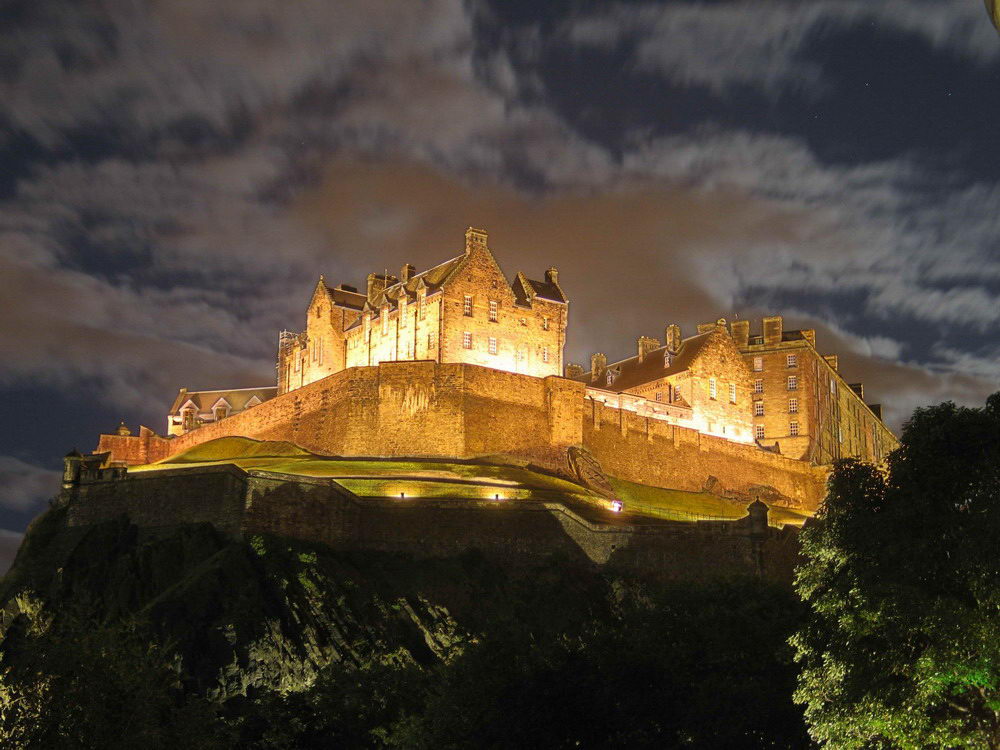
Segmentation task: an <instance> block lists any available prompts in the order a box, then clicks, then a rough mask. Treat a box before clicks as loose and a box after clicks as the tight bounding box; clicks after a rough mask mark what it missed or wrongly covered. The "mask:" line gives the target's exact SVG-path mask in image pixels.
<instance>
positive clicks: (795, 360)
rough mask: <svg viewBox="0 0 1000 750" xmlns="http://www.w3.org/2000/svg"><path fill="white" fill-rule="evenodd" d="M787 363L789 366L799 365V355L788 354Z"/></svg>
mask: <svg viewBox="0 0 1000 750" xmlns="http://www.w3.org/2000/svg"><path fill="white" fill-rule="evenodd" d="M785 364H786V365H788V366H789V367H798V366H799V356H798V355H797V354H788V355H786V356H785Z"/></svg>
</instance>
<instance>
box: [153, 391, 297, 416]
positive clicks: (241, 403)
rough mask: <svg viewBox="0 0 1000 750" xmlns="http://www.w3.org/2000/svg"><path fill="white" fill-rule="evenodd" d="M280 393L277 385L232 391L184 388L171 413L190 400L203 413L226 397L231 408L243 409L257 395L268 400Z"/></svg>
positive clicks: (177, 411)
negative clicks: (190, 389)
mask: <svg viewBox="0 0 1000 750" xmlns="http://www.w3.org/2000/svg"><path fill="white" fill-rule="evenodd" d="M277 395H278V388H277V386H273V385H272V386H264V387H263V388H236V389H234V390H231V391H189V390H186V389H184V388H182V389H181V390H180V392H179V393H178V394H177V398H175V399H174V403H173V405H172V406H171V407H170V412H169V413H170V414H179V413H180V410H181V407H182V406H184V405H185V404H187V402H188V401H190V402H191V403H193V404H194V405H195V407H196V408H197V409H198V411H199V412H201V413H207V412H210V411H212V407H213V406H215V404H217V403H218V402H219V400H220V399H225V401H226V402H227V403H228V404H229V407H230V409H232V410H233V411H234V412H235V411H242V410H243V409H245V408H246V407H247V402H249V401H250V400H251V399H253V397H254V396H256V397H257V398H258V399H259V400H260V401H267V400H268V399H269V398H274V397H275V396H277Z"/></svg>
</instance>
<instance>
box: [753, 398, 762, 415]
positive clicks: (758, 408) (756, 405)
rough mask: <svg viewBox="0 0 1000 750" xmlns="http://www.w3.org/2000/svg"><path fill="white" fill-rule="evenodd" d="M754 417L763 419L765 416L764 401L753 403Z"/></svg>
mask: <svg viewBox="0 0 1000 750" xmlns="http://www.w3.org/2000/svg"><path fill="white" fill-rule="evenodd" d="M753 415H754V416H755V417H763V416H764V402H763V401H754V402H753Z"/></svg>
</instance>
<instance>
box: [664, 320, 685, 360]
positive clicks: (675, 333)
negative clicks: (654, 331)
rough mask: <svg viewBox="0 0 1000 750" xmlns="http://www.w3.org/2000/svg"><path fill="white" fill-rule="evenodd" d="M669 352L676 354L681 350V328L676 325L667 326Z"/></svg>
mask: <svg viewBox="0 0 1000 750" xmlns="http://www.w3.org/2000/svg"><path fill="white" fill-rule="evenodd" d="M665 338H666V341H667V351H669V352H671V353H672V354H676V353H677V350H678V349H680V348H681V327H680V326H679V325H677V324H675V323H671V324H670V325H668V326H667V330H666V336H665Z"/></svg>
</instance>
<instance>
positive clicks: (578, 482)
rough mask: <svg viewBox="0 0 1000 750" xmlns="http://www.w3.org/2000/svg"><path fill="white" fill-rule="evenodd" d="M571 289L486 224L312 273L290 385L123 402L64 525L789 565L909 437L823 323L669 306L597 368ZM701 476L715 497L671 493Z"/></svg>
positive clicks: (659, 561)
mask: <svg viewBox="0 0 1000 750" xmlns="http://www.w3.org/2000/svg"><path fill="white" fill-rule="evenodd" d="M568 304H569V300H568V297H567V296H566V294H565V292H564V291H563V288H562V286H561V285H560V282H559V274H558V271H557V270H556V269H555V268H549V269H548V270H547V271H545V273H544V276H543V279H542V280H537V279H532V278H529V277H528V276H526V275H524V274H523V273H518V274H516V275H515V276H514V277H513V278H511V279H508V278H507V277H506V276H505V275H504V274H503V272H502V271H501V269H500V266H499V264H498V263H497V260H496V258H495V257H494V255H493V252H492V251H491V249H490V248H489V245H488V237H487V234H486V232H484V231H482V230H479V229H471V228H470V229H468V230H467V231H466V235H465V247H464V249H463V252H462V253H461V254H459V255H457V256H456V257H453V258H451V259H450V260H447V261H445V262H444V263H441V264H439V265H437V266H434V267H433V268H430V269H428V270H426V271H423V272H417V271H416V269H414V268H413V267H412V266H410V265H405V266H403V268H402V270H401V272H400V274H399V276H398V277H396V276H390V275H389V274H388V273H382V274H374V273H373V274H370V275H369V276H368V279H367V288H366V289H365V291H364V292H361V291H358V290H357V289H356V288H355V287H352V286H348V285H345V284H340V285H338V286H335V287H330V286H328V285H327V284H326V281H325V279H324V278H323V277H320V279H319V282H318V283H317V285H316V287H315V288H314V290H313V293H312V297H311V299H310V301H309V304H308V307H307V308H306V325H305V330H303V331H302V332H300V333H290V332H287V331H286V332H283V333H282V334H281V335H280V339H279V346H278V361H277V378H276V381H277V382H276V383H275V384H274V385H268V386H263V387H259V388H243V389H236V390H212V391H192V390H188V389H183V388H182V389H181V390H180V391H179V393H178V394H177V397H176V398H175V400H174V402H173V404H172V406H171V408H170V411H169V414H168V415H167V431H166V435H159V434H157V433H156V432H154V431H153V430H152V429H150V428H148V427H145V426H143V427H141V428H140V430H139V433H138V434H136V435H134V434H132V432H131V430H130V429H129V428H128V427H126V426H125V425H124V424H123V425H121V426H120V427H119V429H118V431H117V432H116V433H113V434H105V435H101V436H100V439H99V444H98V449H97V451H95V454H94V455H91V456H81V455H79V454H76V453H71V454H70V455H69V456H67V457H66V471H65V474H64V482H63V494H62V496H61V497H62V502H64V503H65V504H66V505H67V506H68V508H69V515H68V518H69V523H70V525H74V526H87V525H91V524H95V523H100V522H103V521H107V520H111V519H114V518H119V517H120V516H122V515H125V516H127V517H128V518H129V520H130V521H131V522H132V523H133V524H135V525H136V526H138V527H139V528H140V529H147V528H149V529H159V528H163V527H168V526H170V525H172V524H177V523H197V522H208V523H211V524H213V525H214V526H215V527H216V528H218V529H220V530H222V531H223V532H225V533H228V534H232V535H234V536H237V537H246V536H247V535H253V534H259V533H273V534H279V535H282V536H290V537H296V538H302V539H311V540H315V541H319V542H322V543H324V544H327V545H329V546H331V547H333V548H339V549H378V550H388V551H393V552H403V553H406V554H410V555H449V554H455V553H459V552H462V551H464V550H469V549H473V548H475V549H479V550H481V551H484V552H489V553H490V554H496V555H500V556H503V557H515V558H523V557H524V556H538V555H545V554H549V553H551V552H553V551H557V550H562V551H564V552H565V553H567V554H571V555H576V556H578V557H579V559H581V560H583V561H586V562H588V563H598V564H605V563H614V564H619V563H620V564H623V565H633V566H639V567H641V568H643V569H644V570H650V571H655V572H656V573H657V574H661V575H670V576H675V577H680V578H692V577H699V576H702V575H714V574H730V573H736V574H740V573H748V572H749V573H756V574H757V575H766V576H772V577H775V578H777V579H780V580H783V581H786V582H787V581H789V580H791V576H792V570H793V567H794V564H795V559H796V554H797V552H796V550H797V544H796V541H795V539H796V537H795V533H796V532H795V530H794V526H795V524H796V523H801V522H802V521H803V520H804V519H805V518H806V517H807V516H808V515H809V514H810V513H811V512H813V511H815V510H816V509H817V508H818V506H819V504H820V503H821V502H822V499H823V497H824V495H825V489H826V487H825V484H826V478H827V476H828V473H829V468H830V463H831V462H832V461H833V460H835V459H837V458H845V457H851V456H854V457H858V458H861V459H864V460H867V461H872V462H879V461H881V460H882V459H883V458H884V457H885V455H886V454H887V453H888V452H889V451H890V450H892V449H893V448H894V447H895V446H896V439H895V437H894V436H893V435H892V433H891V432H890V431H889V430H888V428H886V427H885V425H884V424H883V423H882V420H881V415H880V409H879V407H878V406H877V405H869V404H867V403H866V402H865V401H864V390H863V388H862V386H861V385H860V384H857V383H848V382H846V381H845V380H844V379H843V378H842V376H841V374H840V372H839V370H838V362H837V357H836V356H835V355H821V354H819V352H818V351H817V349H816V335H815V332H814V331H812V330H786V329H785V328H784V325H783V320H782V318H781V317H769V318H765V319H764V320H763V323H762V329H761V332H760V333H751V331H750V324H749V321H745V320H735V321H733V322H727V321H726V320H724V319H720V320H717V321H715V322H713V323H705V324H702V325H699V326H698V328H697V331H695V332H694V333H693V334H692V335H689V336H684V334H683V331H682V330H681V328H680V327H679V326H678V325H676V324H670V325H667V326H665V328H664V337H663V339H662V340H660V339H657V338H651V337H647V336H641V337H639V338H638V340H637V341H636V348H635V355H634V356H632V357H629V358H626V359H624V360H621V361H617V362H610V363H609V362H608V360H607V357H606V356H605V355H603V354H599V353H598V354H594V355H593V356H592V357H591V359H590V369H589V370H585V369H584V368H583V367H581V366H578V365H573V364H564V363H563V347H564V345H565V341H566V330H567V321H568ZM247 458H249V459H250V460H249V461H247V460H244V459H247ZM358 472H361V475H359V473H358ZM366 472H367V474H366ZM470 476H471V477H472V478H471V479H470V478H469V477H470ZM366 477H367V478H366ZM528 477H531V479H530V480H529V479H528ZM553 487H559V488H561V489H558V490H553V489H552V488H553ZM546 488H548V489H546ZM501 493H502V494H501ZM622 498H625V499H624V500H623V499H622ZM664 498H666V499H664ZM678 498H680V500H678ZM685 498H686V500H685ZM691 498H698V500H697V502H698V503H701V505H698V506H697V507H699V508H706V507H711V506H713V504H714V507H716V508H717V509H720V510H719V512H720V513H723V515H706V514H705V513H698V514H695V513H688V512H686V511H683V510H679V509H678V508H677V507H675V506H672V505H670V504H671V503H676V502H687V501H689V500H691ZM505 500H512V501H513V502H502V501H505ZM651 502H653V503H654V504H652V505H651V504H650V503H651ZM691 502H694V501H693V500H692V501H691ZM656 503H659V505H656ZM734 513H735V515H734ZM741 514H746V515H741ZM769 518H771V519H773V520H769ZM782 519H784V520H782ZM786 523H791V525H792V526H791V527H789V526H787V525H786Z"/></svg>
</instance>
